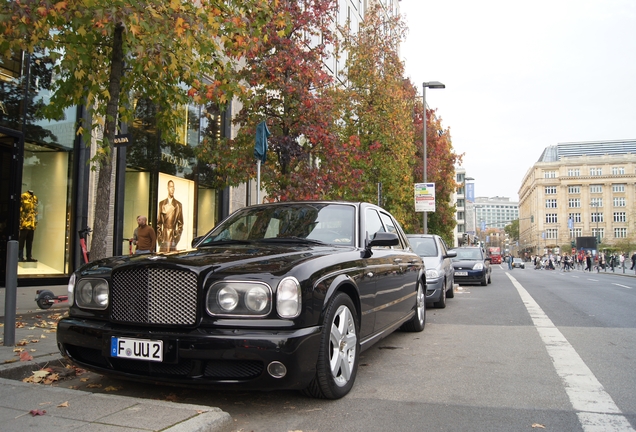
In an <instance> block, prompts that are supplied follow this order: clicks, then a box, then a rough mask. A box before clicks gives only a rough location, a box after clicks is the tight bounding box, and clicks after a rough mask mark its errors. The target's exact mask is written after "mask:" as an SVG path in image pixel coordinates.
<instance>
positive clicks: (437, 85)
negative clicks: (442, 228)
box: [422, 81, 446, 234]
mask: <svg viewBox="0 0 636 432" xmlns="http://www.w3.org/2000/svg"><path fill="white" fill-rule="evenodd" d="M427 87H428V88H432V89H443V88H446V86H445V85H444V84H442V83H441V82H439V81H428V82H426V81H425V82H424V83H422V103H423V109H424V119H423V120H424V121H423V122H422V123H423V129H424V132H423V135H424V140H423V141H424V144H423V151H424V156H423V159H424V170H423V171H424V175H423V177H424V183H426V123H427V119H426V88H427ZM423 213H424V216H423V225H424V234H428V226H427V223H428V220H427V216H428V215H427V213H426V212H423Z"/></svg>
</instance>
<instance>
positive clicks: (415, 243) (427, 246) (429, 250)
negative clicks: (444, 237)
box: [409, 237, 437, 257]
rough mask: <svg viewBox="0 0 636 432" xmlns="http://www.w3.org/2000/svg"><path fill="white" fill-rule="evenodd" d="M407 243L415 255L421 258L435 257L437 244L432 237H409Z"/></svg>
mask: <svg viewBox="0 0 636 432" xmlns="http://www.w3.org/2000/svg"><path fill="white" fill-rule="evenodd" d="M409 243H411V247H412V248H413V250H414V251H415V253H416V254H418V255H419V256H422V257H435V256H437V244H435V239H433V238H432V237H409Z"/></svg>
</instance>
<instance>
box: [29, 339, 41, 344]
mask: <svg viewBox="0 0 636 432" xmlns="http://www.w3.org/2000/svg"><path fill="white" fill-rule="evenodd" d="M38 342H40V339H31V343H38Z"/></svg>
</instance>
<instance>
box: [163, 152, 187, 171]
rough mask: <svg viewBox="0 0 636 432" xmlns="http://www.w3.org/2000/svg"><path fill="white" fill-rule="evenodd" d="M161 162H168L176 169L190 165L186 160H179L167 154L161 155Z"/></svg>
mask: <svg viewBox="0 0 636 432" xmlns="http://www.w3.org/2000/svg"><path fill="white" fill-rule="evenodd" d="M161 160H162V161H163V162H168V163H170V164H172V165H176V166H178V167H181V168H187V167H188V166H190V164H189V163H188V159H186V158H180V157H177V156H174V155H171V154H168V153H163V152H162V153H161Z"/></svg>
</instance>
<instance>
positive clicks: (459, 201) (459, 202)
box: [457, 198, 465, 208]
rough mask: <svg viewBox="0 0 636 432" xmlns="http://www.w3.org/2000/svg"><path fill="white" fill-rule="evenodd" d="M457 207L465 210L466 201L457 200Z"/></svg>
mask: <svg viewBox="0 0 636 432" xmlns="http://www.w3.org/2000/svg"><path fill="white" fill-rule="evenodd" d="M457 207H458V208H459V207H461V208H464V207H465V206H464V199H463V198H460V199H458V200H457Z"/></svg>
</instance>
